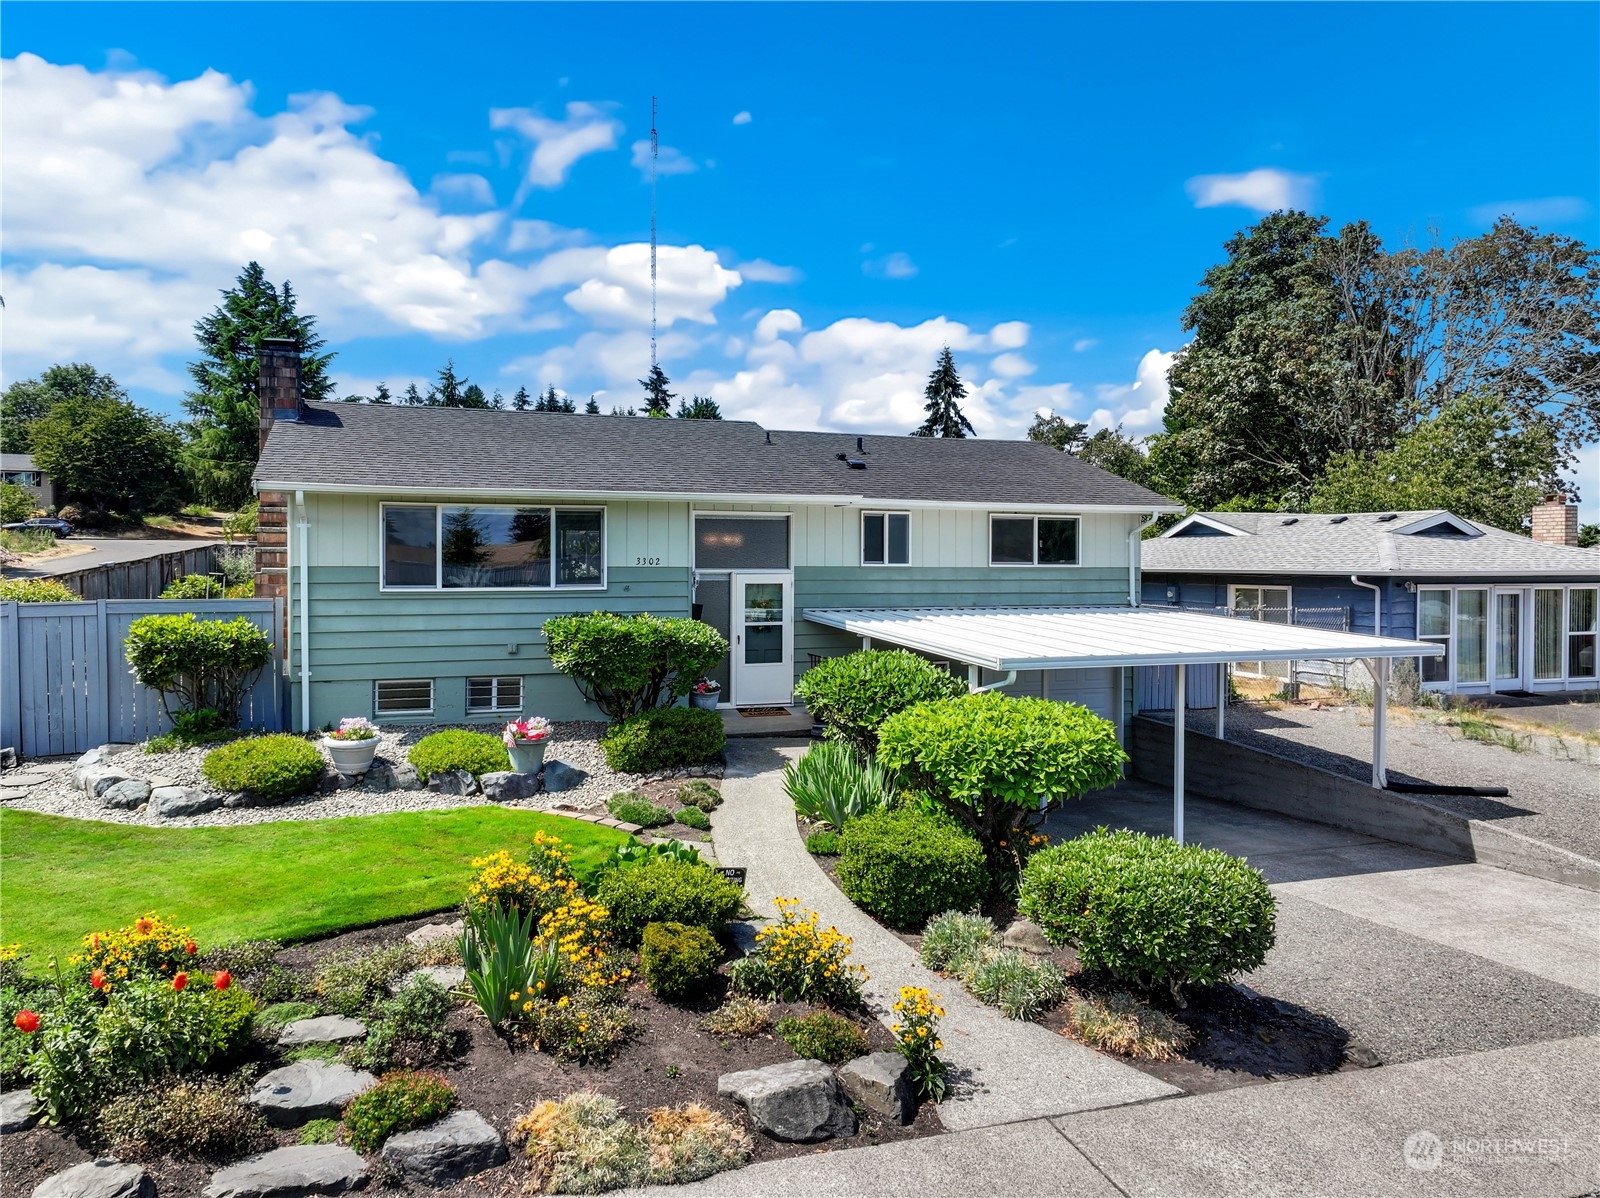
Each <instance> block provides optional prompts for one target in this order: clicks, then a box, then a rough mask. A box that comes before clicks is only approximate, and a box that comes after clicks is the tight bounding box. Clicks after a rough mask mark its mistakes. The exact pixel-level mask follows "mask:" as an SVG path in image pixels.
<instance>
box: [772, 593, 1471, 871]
mask: <svg viewBox="0 0 1600 1198" xmlns="http://www.w3.org/2000/svg"><path fill="white" fill-rule="evenodd" d="M804 615H805V618H806V619H807V620H810V621H811V622H812V623H814V624H821V625H825V626H827V627H829V628H839V629H843V630H844V631H845V632H848V633H849V634H851V635H852V636H857V637H860V638H861V645H862V648H864V649H870V648H872V647H873V644H874V643H875V642H879V641H881V642H884V643H886V644H890V645H897V646H900V647H902V648H906V649H914V650H916V651H917V652H919V653H926V654H929V655H931V656H934V657H941V658H948V659H949V660H950V661H952V662H961V663H962V664H964V665H965V666H966V667H967V686H968V688H969V689H970V690H972V691H985V690H996V689H999V688H1000V687H1004V686H1007V685H1009V684H1010V683H1011V682H1013V681H1015V679H1016V677H1017V672H1018V671H1019V670H1084V669H1096V668H1103V667H1107V666H1111V667H1122V668H1128V667H1134V666H1174V667H1176V671H1177V686H1176V697H1175V700H1174V710H1173V754H1172V835H1173V838H1174V839H1175V840H1178V841H1182V840H1183V749H1184V731H1185V729H1184V724H1185V710H1184V708H1185V703H1186V694H1185V692H1186V689H1187V685H1186V684H1187V671H1188V668H1189V667H1190V666H1196V667H1200V668H1205V667H1207V666H1209V667H1213V668H1215V669H1216V671H1217V675H1218V677H1217V683H1218V688H1219V689H1218V695H1219V699H1218V702H1217V737H1218V739H1219V740H1220V739H1222V737H1223V734H1224V729H1225V723H1224V722H1225V720H1226V712H1227V703H1226V701H1225V695H1226V693H1227V692H1226V680H1225V677H1224V675H1225V672H1226V669H1227V666H1228V665H1229V664H1230V663H1232V662H1240V661H1260V660H1293V659H1306V658H1321V659H1326V660H1330V661H1337V660H1359V661H1361V662H1362V663H1363V664H1364V665H1365V666H1366V668H1367V671H1368V672H1369V673H1370V674H1371V675H1372V680H1373V688H1372V693H1373V704H1372V706H1373V713H1372V785H1373V786H1374V787H1376V788H1377V789H1379V790H1382V789H1384V788H1385V787H1386V786H1387V785H1388V770H1387V767H1386V765H1385V759H1384V757H1385V744H1386V737H1387V734H1388V728H1387V724H1388V710H1387V709H1388V702H1387V687H1388V681H1389V665H1390V663H1391V662H1392V661H1393V660H1394V659H1395V658H1397V657H1436V656H1438V655H1439V654H1440V653H1442V652H1443V649H1442V647H1441V646H1439V645H1435V644H1430V643H1429V642H1426V641H1407V640H1399V639H1396V638H1394V637H1380V636H1366V635H1362V634H1360V633H1353V632H1331V631H1328V630H1326V629H1321V628H1308V627H1303V626H1300V625H1295V624H1267V623H1261V622H1257V621H1255V620H1244V619H1235V618H1233V617H1231V616H1223V615H1211V614H1207V613H1203V612H1194V611H1183V610H1180V609H1175V608H1161V607H873V608H807V609H806V610H805V612H804ZM983 670H991V671H994V672H997V673H999V674H1001V675H1002V677H1001V678H999V679H998V680H996V681H993V682H989V683H987V684H985V683H984V682H983V678H982V671H983Z"/></svg>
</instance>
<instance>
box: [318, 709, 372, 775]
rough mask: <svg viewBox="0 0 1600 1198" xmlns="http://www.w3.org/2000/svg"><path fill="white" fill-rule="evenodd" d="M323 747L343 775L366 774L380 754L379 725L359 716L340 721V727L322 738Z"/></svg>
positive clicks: (335, 767)
mask: <svg viewBox="0 0 1600 1198" xmlns="http://www.w3.org/2000/svg"><path fill="white" fill-rule="evenodd" d="M322 747H323V748H324V749H326V750H327V751H328V756H329V757H331V758H333V768H334V769H336V770H338V771H339V772H340V773H341V774H344V775H345V776H346V777H354V776H355V775H356V774H364V773H366V772H367V771H368V770H370V769H371V768H372V759H373V757H374V756H376V755H377V752H378V725H376V724H374V723H373V722H372V721H371V720H369V719H366V718H364V717H362V716H358V715H357V716H351V717H350V718H348V719H343V720H340V721H339V726H338V727H337V728H335V729H334V730H333V731H332V732H329V733H328V734H327V735H326V736H324V737H323V738H322Z"/></svg>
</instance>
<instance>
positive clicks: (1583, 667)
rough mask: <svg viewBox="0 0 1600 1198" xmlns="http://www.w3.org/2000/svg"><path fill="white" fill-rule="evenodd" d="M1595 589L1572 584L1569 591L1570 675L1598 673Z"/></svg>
mask: <svg viewBox="0 0 1600 1198" xmlns="http://www.w3.org/2000/svg"><path fill="white" fill-rule="evenodd" d="M1595 597H1596V588H1594V587H1573V588H1572V589H1571V590H1570V591H1568V592H1567V677H1568V678H1593V677H1594V676H1595V656H1594V650H1595V634H1596V631H1597V628H1596V625H1595V619H1596V615H1597V613H1596V610H1595V607H1596V605H1595Z"/></svg>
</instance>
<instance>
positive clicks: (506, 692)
mask: <svg viewBox="0 0 1600 1198" xmlns="http://www.w3.org/2000/svg"><path fill="white" fill-rule="evenodd" d="M521 710H522V679H521V678H518V677H505V678H468V679H467V714H468V715H479V714H484V713H487V712H491V711H521Z"/></svg>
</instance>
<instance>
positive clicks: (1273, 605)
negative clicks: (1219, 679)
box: [1228, 586, 1294, 681]
mask: <svg viewBox="0 0 1600 1198" xmlns="http://www.w3.org/2000/svg"><path fill="white" fill-rule="evenodd" d="M1228 591H1229V594H1230V596H1231V602H1230V606H1231V607H1232V608H1233V614H1234V615H1235V616H1237V617H1238V618H1240V619H1244V620H1255V621H1256V622H1257V623H1260V624H1293V623H1294V600H1293V594H1294V592H1293V588H1292V587H1238V586H1235V587H1229V588H1228ZM1234 669H1235V670H1236V671H1237V672H1239V673H1241V674H1247V675H1251V676H1254V677H1258V678H1281V679H1283V680H1285V681H1288V679H1289V663H1288V662H1287V661H1240V662H1235V663H1234Z"/></svg>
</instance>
